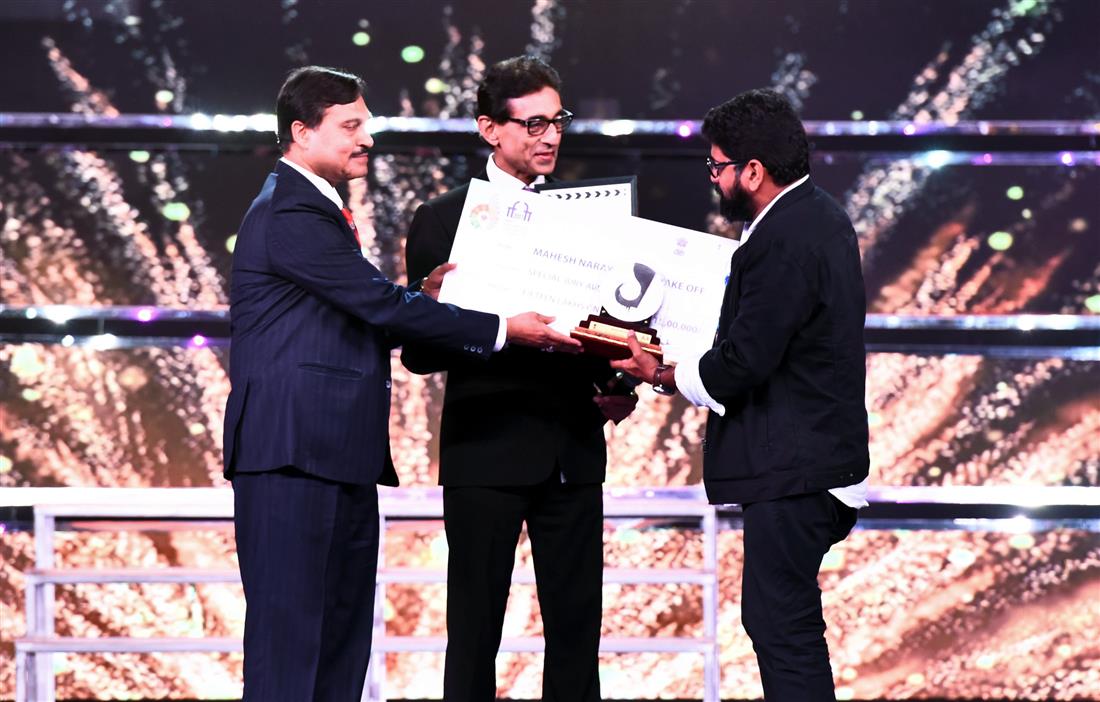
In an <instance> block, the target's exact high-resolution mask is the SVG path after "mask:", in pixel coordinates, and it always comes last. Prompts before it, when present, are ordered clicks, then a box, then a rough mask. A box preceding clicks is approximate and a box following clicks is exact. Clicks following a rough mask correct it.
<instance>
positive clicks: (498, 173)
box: [485, 154, 546, 190]
mask: <svg viewBox="0 0 1100 702" xmlns="http://www.w3.org/2000/svg"><path fill="white" fill-rule="evenodd" d="M485 175H487V176H488V177H489V182H490V183H492V184H493V185H503V186H504V187H506V188H512V187H514V188H515V189H516V190H522V189H524V188H527V187H534V186H536V185H542V184H543V183H545V182H546V176H542V175H540V176H536V177H535V179H534V180H533V181H531V185H530V186H529V185H527V183H524V182H523V181H522V180H520V179H519V178H517V177H515V176H514V175H512V174H511V173H505V172H504V171H503V170H501V168H500V166H498V165H497V162H496V161H494V160H493V155H492V154H489V162H488V163H487V164H485Z"/></svg>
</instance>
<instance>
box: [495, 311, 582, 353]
mask: <svg viewBox="0 0 1100 702" xmlns="http://www.w3.org/2000/svg"><path fill="white" fill-rule="evenodd" d="M553 321H554V318H553V317H548V316H546V315H544V314H539V313H538V312H524V313H523V314H517V315H515V316H514V317H509V318H508V341H510V342H513V343H516V344H522V345H524V346H534V347H536V348H540V349H543V350H544V351H568V352H571V353H578V352H580V350H581V349H582V348H583V347H582V346H581V342H579V341H577V340H576V339H573V338H571V337H568V336H566V335H565V334H562V333H561V332H559V331H556V330H554V329H551V328H550V327H549V326H547V325H549V324H550V322H553Z"/></svg>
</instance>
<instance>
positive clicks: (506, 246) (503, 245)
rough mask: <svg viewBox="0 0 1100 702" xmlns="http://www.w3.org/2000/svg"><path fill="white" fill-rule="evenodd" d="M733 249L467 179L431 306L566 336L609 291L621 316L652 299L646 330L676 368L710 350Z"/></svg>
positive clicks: (710, 238) (708, 238) (713, 239)
mask: <svg viewBox="0 0 1100 702" xmlns="http://www.w3.org/2000/svg"><path fill="white" fill-rule="evenodd" d="M736 245H737V242H735V241H732V240H730V239H724V238H722V237H718V236H714V235H712V234H705V233H702V232H696V231H692V230H690V229H684V228H681V227H674V226H671V225H668V224H661V223H659V222H654V221H651V220H647V219H642V218H640V217H633V216H629V215H625V214H611V213H606V212H602V211H600V210H599V209H596V208H585V207H574V206H572V204H571V203H570V202H569V201H562V200H558V199H555V198H550V197H546V196H544V195H539V194H537V193H533V192H527V191H522V190H520V191H517V190H513V189H504V188H498V187H496V186H493V185H491V184H490V183H488V182H486V181H481V180H473V181H471V182H470V188H469V190H468V191H467V193H466V204H465V206H464V207H463V210H462V215H461V218H460V220H459V226H458V231H457V233H456V235H455V240H454V244H453V246H452V247H451V257H450V260H451V262H452V263H456V264H457V268H455V270H453V271H451V272H450V273H448V274H447V276H446V277H445V278H444V279H443V287H442V289H441V290H440V295H439V299H440V300H441V301H443V302H451V303H454V304H456V305H459V306H462V307H468V308H471V309H476V310H482V311H485V312H493V313H496V314H500V315H503V316H505V317H510V316H512V315H515V314H519V313H521V312H526V311H529V310H535V311H537V312H541V313H543V314H548V315H552V316H554V317H555V318H556V319H555V321H554V323H553V324H552V325H551V326H553V327H554V328H555V329H557V330H558V331H561V332H562V333H564V334H569V333H570V331H571V330H572V329H573V328H574V327H575V326H576V325H577V324H578V323H579V322H581V321H582V320H584V319H586V318H587V317H588V316H589V315H595V314H599V313H600V312H601V309H602V308H603V307H605V305H604V300H605V299H606V291H607V290H608V289H612V290H613V291H614V292H615V294H616V295H617V299H618V301H619V302H621V303H623V304H624V305H625V306H627V307H630V306H631V305H632V304H633V305H641V304H654V303H653V302H652V301H653V300H654V299H655V297H656V299H657V303H656V304H657V305H658V306H657V308H656V310H655V311H653V313H652V317H651V318H650V324H651V325H652V326H653V328H654V329H656V331H657V332H658V334H659V336H660V341H661V347H662V350H663V352H664V358H665V360H666V361H668V362H673V363H675V362H677V361H678V360H680V359H683V358H689V357H691V356H693V355H698V354H701V353H703V352H704V351H706V350H708V349H709V348H711V346H712V345H713V342H714V333H715V331H716V329H717V326H718V315H719V312H720V309H721V305H722V296H723V293H724V291H725V287H726V281H727V279H728V275H729V261H730V256H731V255H732V254H733V251H734V249H735V248H736ZM609 285H610V286H611V287H610V288H609ZM651 289H652V290H655V291H656V293H659V294H657V295H654V294H650V293H649V292H648V291H649V290H651Z"/></svg>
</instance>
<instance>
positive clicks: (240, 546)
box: [233, 468, 378, 702]
mask: <svg viewBox="0 0 1100 702" xmlns="http://www.w3.org/2000/svg"><path fill="white" fill-rule="evenodd" d="M233 502H234V508H235V513H234V516H233V522H234V525H235V527H236V532H237V556H238V560H239V562H240V568H241V580H242V581H243V582H244V596H245V602H246V606H247V609H246V610H245V624H244V699H243V702H309V701H312V702H359V699H360V697H361V696H362V692H363V684H364V681H365V679H366V674H367V665H368V663H369V662H370V647H371V633H372V624H373V618H374V585H375V578H376V569H377V564H378V489H377V487H376V486H374V485H350V484H344V483H335V482H330V481H327V480H321V479H319V478H315V477H312V476H309V475H306V474H305V473H302V472H299V471H296V470H294V469H290V468H285V469H282V470H280V471H276V472H270V473H255V474H238V475H236V476H235V477H234V478H233Z"/></svg>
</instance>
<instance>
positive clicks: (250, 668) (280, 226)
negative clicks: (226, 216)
mask: <svg viewBox="0 0 1100 702" xmlns="http://www.w3.org/2000/svg"><path fill="white" fill-rule="evenodd" d="M276 112H277V117H278V125H279V143H280V145H281V148H282V151H283V158H281V159H280V161H279V163H278V164H277V165H276V167H275V172H274V173H272V174H271V175H269V176H268V178H267V181H266V182H265V183H264V186H263V189H262V190H261V191H260V194H259V195H258V196H257V197H256V199H255V200H254V201H253V202H252V206H251V207H250V208H249V210H248V213H247V214H246V215H245V217H244V221H243V223H242V224H241V228H240V231H239V233H238V236H237V245H236V249H235V252H234V256H233V276H232V285H231V290H230V304H231V317H232V348H231V351H230V379H231V381H232V392H231V393H230V395H229V401H228V403H227V406H226V412H225V442H224V444H225V476H226V477H227V478H229V479H230V480H232V481H233V491H234V508H235V514H234V524H235V527H236V536H237V553H238V558H239V562H240V569H241V579H242V581H243V583H244V592H245V599H246V602H247V612H246V616H245V635H244V653H245V658H244V700H245V701H246V702H249V701H253V702H259V701H262V702H279V701H282V700H285V701H286V702H306V701H309V700H312V701H315V702H337V701H340V700H347V701H348V702H352V701H358V700H359V699H360V696H361V694H362V689H363V684H364V679H365V676H366V670H367V664H368V662H369V660H370V648H371V626H372V615H373V609H374V586H375V568H376V564H377V551H378V493H377V485H378V484H379V483H381V484H385V485H396V484H397V476H396V473H395V471H394V469H393V463H392V461H391V460H390V455H389V446H388V444H389V442H388V431H387V427H388V416H389V408H390V407H389V405H390V351H391V349H392V348H393V347H395V346H397V345H400V344H401V343H402V342H403V341H405V340H415V341H417V342H418V343H426V344H429V345H432V346H435V347H438V348H440V349H443V350H447V351H451V352H454V353H459V354H462V355H464V356H465V357H468V358H470V359H485V358H487V357H488V356H489V355H490V354H492V353H493V352H494V351H496V350H499V349H500V348H501V347H502V346H503V345H504V343H505V341H512V342H515V343H521V344H528V345H534V346H539V347H559V348H563V349H564V348H568V347H575V346H577V345H578V344H576V342H574V341H573V340H571V339H569V338H568V337H565V336H563V335H561V334H558V333H557V332H554V331H553V330H551V329H550V328H549V327H548V326H546V322H548V321H551V320H550V318H548V317H543V316H541V315H537V314H535V313H533V312H528V313H525V314H523V315H517V316H515V317H512V318H509V319H507V320H504V319H501V318H499V317H497V316H496V315H491V314H485V313H481V312H473V311H469V310H463V309H460V308H457V307H454V306H452V305H444V304H440V303H438V302H436V301H435V300H434V299H432V298H433V297H435V296H436V295H438V289H439V285H440V283H441V282H442V277H443V274H444V273H445V272H446V271H447V270H448V269H449V267H448V266H441V267H439V268H437V269H436V270H434V271H433V272H432V273H431V274H430V275H429V276H427V277H426V278H425V280H424V283H423V290H424V292H413V291H412V290H410V289H406V288H403V287H401V286H399V285H395V284H394V283H392V282H390V281H389V280H387V279H386V278H385V276H383V275H382V273H381V272H380V271H379V270H378V269H377V268H376V267H375V266H373V265H372V264H371V263H370V262H368V261H367V260H366V259H365V258H363V255H362V253H361V250H360V246H359V243H358V241H357V240H358V237H357V235H356V232H355V226H354V222H353V220H352V218H351V215H350V212H348V210H347V209H346V208H345V207H344V205H343V201H342V199H341V197H340V195H339V193H338V192H337V191H336V188H335V186H336V185H337V184H338V183H342V182H345V181H348V180H351V179H353V178H361V177H363V176H365V175H366V173H367V153H368V150H369V149H370V147H371V146H372V145H373V143H374V142H373V140H372V139H371V136H370V133H369V132H368V131H367V122H368V120H369V119H370V112H369V111H368V110H367V107H366V104H365V103H364V101H363V83H362V81H361V79H360V78H358V77H357V76H354V75H351V74H347V73H342V72H339V71H335V70H332V69H328V68H321V67H316V66H309V67H305V68H300V69H297V70H295V71H293V72H292V73H291V74H290V76H289V77H288V78H287V80H286V82H285V83H284V84H283V87H282V89H281V90H280V92H279V97H278V102H277V106H276Z"/></svg>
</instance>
